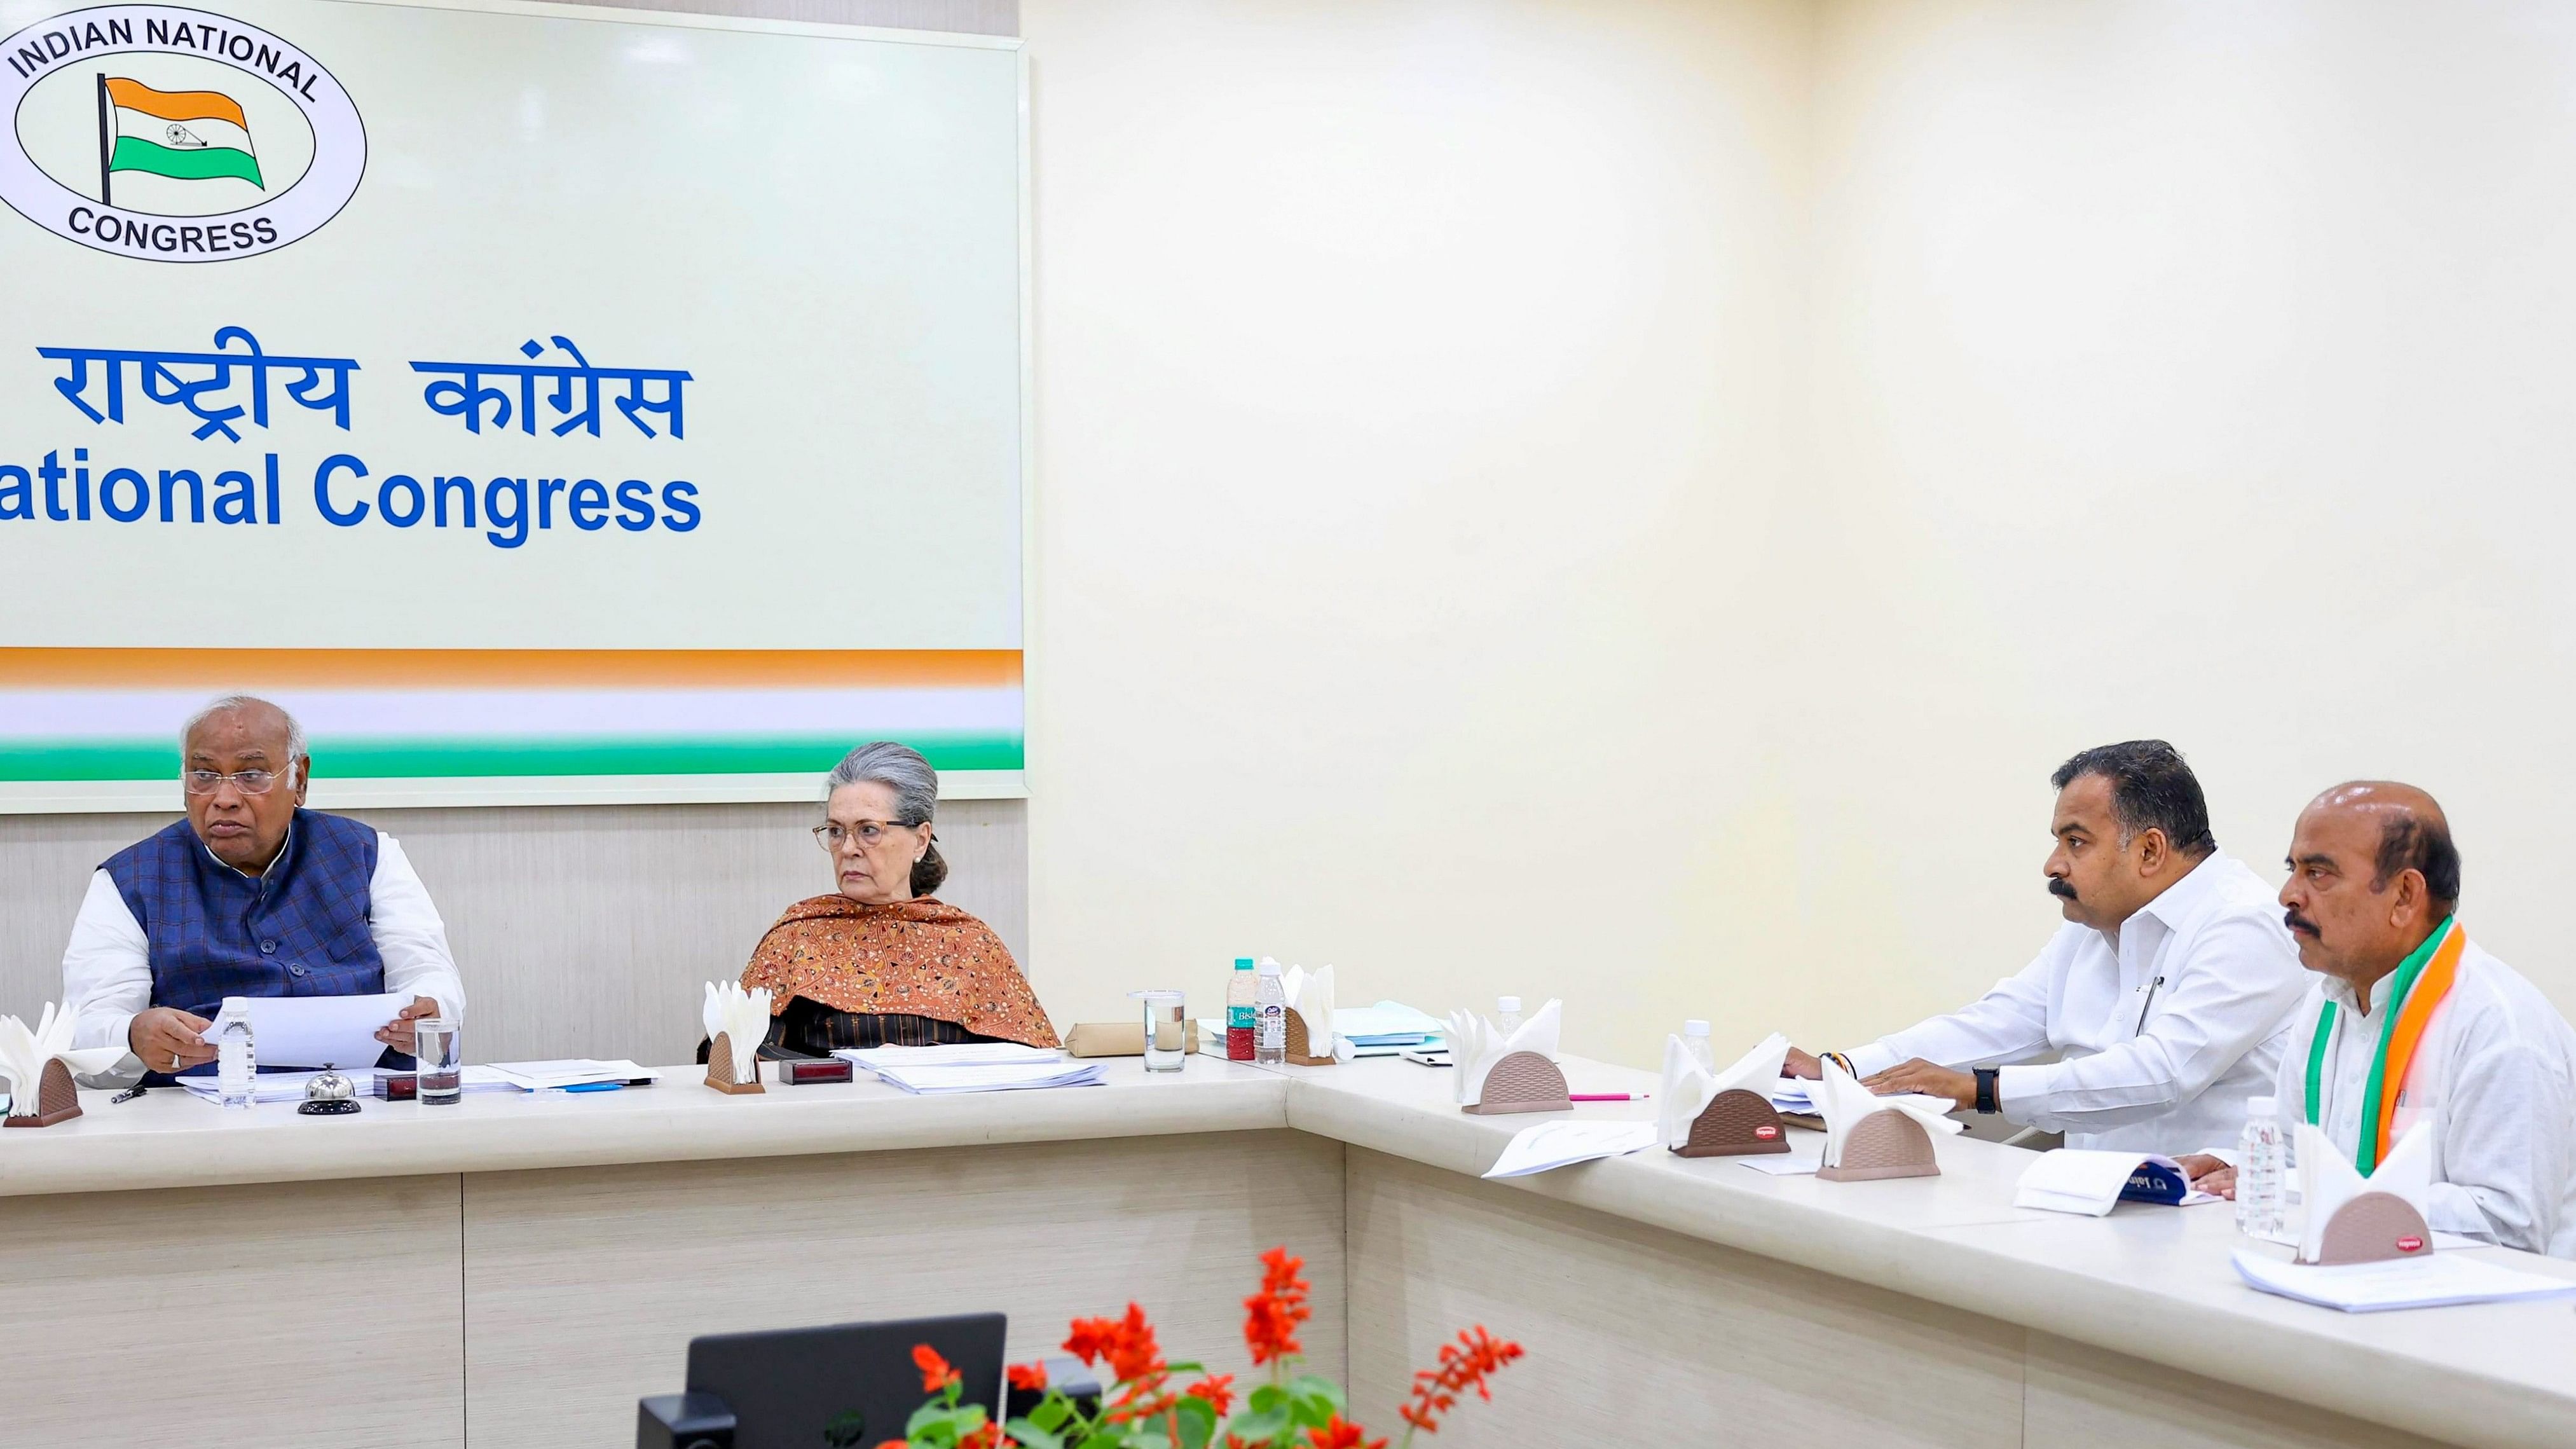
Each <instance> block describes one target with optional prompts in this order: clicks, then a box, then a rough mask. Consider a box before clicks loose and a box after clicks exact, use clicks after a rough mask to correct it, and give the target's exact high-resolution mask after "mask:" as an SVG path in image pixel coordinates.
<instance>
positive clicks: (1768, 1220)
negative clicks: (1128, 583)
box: [0, 1056, 2576, 1449]
mask: <svg viewBox="0 0 2576 1449" xmlns="http://www.w3.org/2000/svg"><path fill="white" fill-rule="evenodd" d="M1105 1065H1106V1068H1107V1078H1108V1080H1107V1082H1106V1084H1105V1085H1102V1086H1097V1087H1085V1088H1065V1089H1055V1090H1045V1091H1020V1092H1002V1093H986V1094H976V1095H962V1096H937V1097H914V1096H908V1095H906V1094H904V1093H902V1092H899V1091H897V1090H895V1089H893V1088H891V1087H889V1086H886V1085H884V1084H882V1083H878V1082H875V1081H873V1080H870V1079H868V1078H866V1077H865V1076H864V1075H863V1076H862V1078H861V1080H860V1081H858V1082H856V1083H852V1084H848V1085H832V1086H810V1087H787V1086H776V1085H773V1086H771V1087H770V1088H769V1089H768V1090H767V1091H766V1092H765V1093H763V1094H761V1095H757V1096H728V1095H725V1094H722V1093H718V1092H715V1091H711V1090H709V1089H708V1088H706V1087H705V1086H704V1085H702V1084H701V1083H700V1082H699V1080H698V1078H699V1077H700V1076H701V1075H702V1071H701V1069H699V1068H694V1067H674V1068H669V1069H667V1070H666V1072H665V1076H664V1081H663V1082H662V1083H661V1084H660V1085H658V1086H653V1087H649V1088H629V1089H626V1090H623V1091H617V1092H605V1093H585V1094H563V1093H545V1094H536V1095H518V1094H507V1095H503V1094H482V1093H476V1094H469V1095H468V1096H467V1098H466V1099H465V1101H463V1102H462V1103H461V1104H459V1105H455V1106H442V1107H424V1106H421V1105H418V1104H415V1103H385V1102H376V1101H369V1102H367V1103H366V1106H365V1109H364V1110H363V1111H362V1112H360V1113H359V1114H357V1115H356V1116H353V1117H345V1118H326V1117H304V1116H298V1115H297V1114H296V1113H295V1111H294V1108H293V1107H292V1106H291V1105H286V1104H280V1105H274V1106H261V1107H258V1108H256V1109H253V1110H250V1111H247V1112H226V1111H224V1110H222V1109H220V1108H218V1107H215V1106H213V1105H211V1104H209V1103H206V1102H202V1101H199V1100H196V1099H193V1098H189V1097H187V1096H185V1095H183V1094H181V1093H178V1092H175V1091H156V1092H154V1093H152V1094H150V1095H148V1096H146V1097H144V1098H142V1099H139V1100H136V1101H132V1102H126V1103H120V1104H115V1105H110V1104H109V1102H108V1100H107V1094H106V1093H103V1092H86V1093H84V1094H83V1105H84V1107H85V1108H86V1109H87V1111H86V1115H84V1116H82V1117H80V1118H78V1119H75V1120H73V1121H70V1122H66V1123H63V1124H61V1125H59V1126H56V1127H51V1128H45V1129H41V1130H37V1131H12V1132H7V1133H0V1282H5V1283H6V1284H7V1285H8V1291H7V1292H6V1293H0V1343H5V1344H6V1345H7V1352H8V1357H9V1369H8V1371H7V1372H6V1373H5V1374H0V1443H5V1444H9V1445H20V1444H26V1445H49V1444H55V1443H93V1444H124V1443H137V1444H140V1443H163V1442H170V1443H188V1444H194V1445H208V1446H230V1445H245V1446H247V1445H260V1446H301V1445H311V1446H317V1449H319V1446H330V1449H357V1446H377V1445H384V1446H455V1445H472V1446H474V1449H521V1446H525V1449H539V1446H543V1449H612V1446H624V1445H627V1444H630V1443H632V1442H633V1433H634V1416H635V1400H636V1399H637V1398H638V1397H640V1396H643V1395H646V1394H654V1393H665V1392H673V1391H676V1390H677V1389H678V1388H679V1387H681V1380H682V1371H683V1365H684V1360H685V1354H686V1347H687V1343H688V1340H689V1339H690V1338H691V1337H692V1336H693V1335H697V1334H703V1333H713V1332H721V1331H737V1330H745V1329H759V1328H777V1327H787V1326H793V1325H803V1324H817V1323H831V1322H844V1321H852V1320H864V1319H878V1318H892V1317H908V1316H915V1315H923V1314H933V1313H943V1312H963V1311H985V1310H995V1309H999V1310H1003V1311H1006V1312H1007V1313H1008V1314H1009V1315H1010V1344H1011V1354H1012V1357H1013V1359H1014V1360H1015V1361H1017V1360H1022V1359H1029V1358H1035V1357H1038V1356H1040V1355H1041V1354H1044V1353H1047V1352H1050V1351H1053V1350H1054V1348H1055V1346H1056V1344H1057V1343H1058V1342H1059V1341H1060V1340H1061V1338H1062V1337H1063V1335H1064V1331H1065V1322H1066V1320H1067V1319H1068V1318H1070V1317H1072V1316H1075V1315H1084V1316H1088V1315H1095V1314H1110V1313H1116V1312H1119V1311H1121V1310H1123V1309H1124V1307H1125V1305H1126V1304H1127V1303H1128V1302H1129V1301H1131V1300H1133V1301H1135V1302H1137V1303H1140V1304H1142V1305H1143V1306H1144V1308H1145V1309H1146V1311H1147V1312H1148V1313H1149V1314H1150V1315H1151V1316H1152V1317H1153V1319H1154V1321H1155V1323H1156V1324H1157V1325H1158V1327H1159V1328H1160V1331H1161V1334H1162V1342H1163V1344H1164V1346H1165V1348H1166V1350H1167V1351H1168V1352H1170V1353H1171V1354H1172V1356H1173V1357H1176V1358H1178V1357H1191V1358H1202V1359H1205V1360H1207V1361H1209V1362H1210V1363H1211V1364H1212V1365H1213V1366H1215V1367H1216V1368H1219V1369H1224V1370H1232V1371H1235V1372H1237V1373H1239V1374H1248V1372H1249V1366H1248V1364H1247V1363H1246V1361H1245V1351H1244V1347H1243V1344H1242V1340H1241V1320H1242V1308H1241V1300H1242V1299H1243V1298H1244V1296H1245V1295H1246V1294H1248V1293H1250V1292H1251V1291H1252V1289H1253V1286H1254V1284H1255V1282H1256V1281H1257V1279H1258V1276H1259V1268H1258V1264H1257V1263H1256V1261H1255V1259H1256V1257H1257V1255H1258V1254H1259V1253H1260V1252H1261V1251H1262V1250H1264V1249H1267V1248H1269V1247H1271V1246H1273V1245H1276V1244H1285V1245H1286V1246H1287V1247H1288V1248H1289V1249H1290V1251H1292V1252H1296V1253H1299V1254H1302V1255H1303V1256H1304V1258H1305V1260H1306V1265H1307V1273H1308V1276H1309V1277H1310V1278H1311V1280H1312V1281H1313V1283H1314V1307H1315V1316H1314V1319H1313V1321H1312V1322H1311V1323H1309V1324H1308V1325H1307V1326H1306V1332H1305V1335H1304V1343H1305V1349H1306V1353H1307V1357H1308V1360H1309V1362H1310V1363H1311V1365H1312V1366H1313V1367H1314V1368H1315V1369H1317V1370H1318V1371H1320V1372H1324V1373H1329V1374H1333V1375H1335V1376H1344V1377H1347V1380H1348V1381H1349V1382H1350V1384H1351V1387H1352V1391H1353V1401H1354V1410H1355V1412H1356V1413H1357V1414H1358V1415H1360V1416H1361V1417H1362V1418H1363V1419H1364V1420H1366V1421H1367V1422H1370V1423H1371V1424H1373V1425H1375V1426H1377V1427H1378V1429H1379V1432H1385V1431H1386V1430H1387V1429H1390V1428H1393V1429H1400V1428H1401V1427H1402V1425H1401V1424H1400V1423H1399V1422H1398V1421H1397V1419H1396V1417H1395V1414H1394V1407H1395V1405H1396V1404H1398V1403H1399V1402H1400V1401H1401V1400H1402V1398H1403V1396H1404V1394H1405V1392H1406V1390H1407V1389H1408V1387H1409V1383H1410V1376H1411V1373H1412V1371H1413V1370H1414V1369H1415V1368H1416V1367H1419V1366H1423V1365H1427V1364H1429V1363H1431V1362H1432V1361H1433V1359H1434V1356H1435V1354H1436V1352H1437V1349H1438V1346H1439V1344H1440V1343H1441V1342H1442V1341H1443V1340H1445V1339H1447V1338H1448V1337H1449V1336H1450V1335H1451V1334H1453V1333H1454V1332H1455V1331H1456V1330H1457V1329H1459V1328H1462V1327H1465V1326H1468V1325H1470V1324H1482V1325H1484V1326H1486V1327H1488V1328H1490V1329H1491V1330H1492V1331H1493V1332H1494V1333H1496V1334H1498V1335H1501V1336H1504V1337H1508V1338H1512V1339H1515V1340H1518V1341H1519V1342H1520V1343H1521V1344H1523V1345H1524V1346H1525V1347H1526V1348H1527V1350H1528V1356H1527V1357H1526V1358H1525V1359H1523V1360H1522V1361H1520V1362H1518V1363H1515V1364H1513V1365H1511V1366H1510V1367H1508V1368H1506V1369H1505V1370H1503V1371H1502V1372H1501V1374H1499V1375H1498V1376H1497V1378H1496V1380H1495V1383H1494V1402H1492V1403H1490V1404H1486V1403H1481V1402H1477V1401H1475V1400H1474V1399H1473V1398H1470V1400H1469V1401H1468V1402H1467V1403H1466V1404H1464V1405H1462V1406H1460V1407H1459V1408H1458V1409H1457V1410H1456V1411H1455V1412H1454V1413H1453V1414H1452V1416H1451V1418H1450V1420H1449V1422H1448V1423H1447V1424H1445V1425H1444V1426H1443V1427H1442V1429H1441V1432H1440V1435H1439V1438H1438V1440H1437V1441H1436V1442H1438V1443H1440V1444H1443V1445H1450V1446H1461V1445H1463V1446H1474V1445H1503V1444H1512V1445H1538V1444H1578V1443H1580V1444H1630V1443H1649V1442H1653V1443H1668V1442H1692V1443H1697V1442H1710V1443H1757V1442H1759V1443H1770V1442H1781V1443H1795V1444H1855V1445H1872V1446H1877V1445H1962V1446H1966V1445H1976V1446H1995V1445H2029V1446H2050V1445H2081V1444H2096V1443H2101V1444H2108V1443H2115V1442H2116V1443H2154V1444H2157V1445H2159V1446H2166V1445H2172V1446H2194V1445H2267V1446H2268V1445H2285V1444H2286V1445H2315V1446H2327V1445H2333V1446H2342V1449H2352V1446H2380V1445H2417V1444H2426V1443H2442V1444H2462V1445H2478V1446H2540V1445H2556V1446H2564V1445H2569V1444H2576V1308H2571V1306H2570V1305H2569V1304H2568V1303H2566V1302H2564V1301H2560V1302H2554V1303H2526V1304H2519V1305H2489V1306H2479V1307H2461V1308H2445V1309H2433V1310H2424V1311H2416V1312H2407V1313H2391V1314H2372V1315H2344V1314H2338V1313H2334V1312H2330V1311H2327V1310H2324V1309H2320V1308H2314V1307H2309V1306H2306V1305H2302V1304H2298V1303H2293V1302H2290V1301H2288V1300H2285V1299H2280V1298H2273V1297H2268V1296H2266V1295H2263V1294H2260V1293H2257V1292H2254V1291H2253V1290H2251V1289H2249V1288H2246V1287H2244V1286H2243V1285H2242V1284H2241V1283H2239V1282H2238V1281H2237V1279H2236V1277H2235V1275H2234V1273H2233V1272H2232V1270H2231V1269H2230V1268H2229V1266H2228V1255H2229V1253H2230V1251H2231V1250H2232V1249H2234V1248H2235V1247H2237V1246H2238V1245H2239V1244H2240V1243H2241V1242H2242V1241H2243V1240H2242V1239H2240V1238H2239V1237H2238V1236H2237V1234H2236V1232H2235V1229H2234V1223H2233V1221H2232V1217H2231V1214H2230V1212H2229V1210H2228V1209H2226V1208H2224V1207H2216V1206H2205V1207H2196V1208H2171V1207H2155V1206H2147V1205H2130V1204H2123V1205H2122V1206H2120V1207H2119V1208H2118V1209H2117V1210H2115V1211H2114V1212H2113V1213H2112V1214H2111V1215H2110V1216H2108V1217H2106V1218H2099V1219H2096V1218H2087V1217H2076V1216H2069V1215H2064V1214H2054V1213H2045V1212H2037V1211H2027V1210H2021V1209H2016V1208H2015V1207H2013V1206H2012V1199H2013V1190H2014V1185H2015V1182H2016V1180H2017V1179H2018V1177H2019V1175H2020V1172H2021V1170H2022V1168H2023V1167H2024V1166H2025V1165H2026V1164H2027V1163H2028V1162H2029V1161H2030V1160H2031V1159H2030V1156H2029V1154H2028V1153H2027V1152H2025V1151H2023V1150H2021V1149H2018V1148H2012V1147H2006V1146H2001V1145H1998V1144H1994V1143H1988V1142H1979V1141H1973V1140H1968V1139H1965V1138H1950V1139H1947V1140H1944V1141H1942V1142H1940V1143H1939V1144H1938V1152H1939V1156H1940V1163H1941V1173H1940V1175H1938V1176H1935V1177H1923V1178H1911V1179H1900V1180H1893V1181H1879V1182H1849V1183H1834V1182H1825V1181H1822V1180H1819V1179H1817V1178H1815V1177H1813V1176H1803V1177H1801V1176H1770V1175H1766V1174H1764V1173H1761V1172H1758V1171H1754V1170H1751V1169H1749V1168H1748V1167H1747V1166H1746V1165H1745V1164H1744V1162H1743V1161H1741V1160H1738V1159H1728V1158H1700V1159H1683V1158H1680V1157H1677V1156H1675V1155H1673V1154H1671V1153H1668V1152H1665V1151H1664V1150H1662V1149H1661V1148H1655V1149H1650V1150H1648V1151H1646V1152H1642V1153H1637V1154H1634V1155H1631V1156H1626V1157H1620V1158H1614V1159H1610V1160H1605V1161H1600V1162H1593V1163H1587V1164H1583V1165H1580V1166H1576V1167H1571V1168H1565V1169H1561V1170H1558V1171H1555V1172H1550V1173H1546V1174H1542V1175H1539V1176H1535V1177H1528V1178H1517V1179H1511V1180H1507V1181H1500V1182H1494V1181H1486V1180H1482V1179H1481V1177H1480V1174H1481V1173H1483V1172H1484V1171H1485V1170H1486V1169H1487V1168H1488V1167H1489V1166H1491V1165H1492V1163H1493V1161H1494V1159H1495V1158H1496V1156H1497V1155H1498V1154H1499V1153H1500V1152H1501V1150H1502V1148H1503V1146H1504V1144H1505V1143H1506V1142H1508V1141H1509V1140H1510V1138H1511V1137H1512V1135H1513V1134H1514V1133H1515V1132H1517V1131H1519V1130H1520V1129H1521V1128H1523V1127H1525V1126H1528V1125H1530V1124H1531V1123H1532V1122H1534V1121H1539V1120H1545V1119H1543V1118H1538V1117H1531V1116H1520V1117H1509V1116H1506V1117H1481V1116H1472V1115H1468V1114H1465V1113H1462V1112H1460V1111H1459V1110H1458V1108H1457V1106H1456V1104H1455V1103H1454V1102H1453V1101H1452V1099H1451V1095H1450V1093H1451V1085H1450V1080H1449V1075H1448V1074H1447V1073H1446V1072H1443V1071H1440V1070H1436V1069H1430V1068H1424V1067H1420V1066H1416V1065H1413V1064H1411V1063H1407V1062H1403V1061H1400V1060H1396V1059H1378V1060H1367V1061H1360V1062H1354V1063H1347V1064H1344V1065H1340V1066H1333V1067H1317V1068H1305V1067H1280V1068H1262V1067H1255V1066H1250V1065H1246V1064H1240V1063H1230V1062H1225V1061H1221V1060H1217V1059H1214V1058H1211V1057H1206V1056H1196V1057H1192V1058H1190V1059H1189V1062H1188V1066H1187V1068H1186V1070H1184V1071H1182V1072H1179V1073H1175V1074H1157V1075H1149V1074H1148V1073H1146V1072H1144V1071H1143V1070H1142V1064H1141V1063H1140V1062H1139V1061H1137V1060H1135V1059H1132V1058H1131V1059H1119V1060H1111V1061H1109V1062H1107V1063H1106V1064H1105ZM1565 1065H1566V1069H1567V1075H1568V1077H1569V1079H1570V1080H1571V1082H1572V1084H1573V1088H1574V1090H1576V1091H1578V1092H1622V1091H1625V1092H1646V1091H1651V1090H1653V1086H1654V1083H1653V1079H1652V1078H1651V1077H1650V1076H1649V1075H1648V1074H1646V1073H1642V1072H1637V1071H1632V1070H1629V1069H1626V1068H1622V1067H1617V1066H1613V1065H1609V1064H1606V1063H1600V1062H1593V1061H1586V1060H1583V1059H1579V1058H1568V1059H1567V1060H1566V1063H1565ZM1651 1110H1652V1104H1651V1103H1647V1102H1632V1103H1601V1104H1585V1105H1581V1106H1578V1107H1577V1108H1576V1109H1575V1113H1576V1115H1578V1116H1581V1117H1585V1118H1598V1119H1614V1118H1641V1117H1645V1116H1647V1115H1649V1114H1650V1113H1651ZM1797 1136H1798V1137H1799V1139H1800V1140H1801V1141H1802V1142H1804V1141H1812V1140H1814V1139H1812V1138H1810V1137H1808V1136H1807V1135H1806V1134H1804V1133H1803V1132H1802V1133H1799V1134H1797ZM2266 1251H2272V1250H2270V1249H2266ZM2468 1251H2476V1252H2480V1253H2485V1254H2490V1255H2492V1256H2495V1257H2497V1258H2498V1259H2500V1260H2507V1261H2510V1262H2511V1263H2513V1264H2514V1265H2515V1266H2517V1267H2522V1268H2527V1269H2529V1270H2531V1271H2535V1272H2541V1273H2548V1274H2553V1275H2557V1276H2562V1277H2576V1263H2563V1262H2558V1261H2555V1260H2550V1259H2545V1258H2535V1257H2532V1256H2530V1255H2526V1254H2519V1253H2509V1252H2505V1251H2504V1250H2499V1249H2475V1250H2468Z"/></svg>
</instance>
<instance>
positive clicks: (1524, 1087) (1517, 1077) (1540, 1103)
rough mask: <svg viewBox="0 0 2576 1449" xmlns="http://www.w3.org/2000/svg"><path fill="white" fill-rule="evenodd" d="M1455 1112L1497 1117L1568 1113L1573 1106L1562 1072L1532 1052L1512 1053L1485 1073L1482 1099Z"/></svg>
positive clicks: (1464, 1105) (1462, 1106)
mask: <svg viewBox="0 0 2576 1449" xmlns="http://www.w3.org/2000/svg"><path fill="white" fill-rule="evenodd" d="M1458 1110H1459V1111H1461V1112H1473V1113H1475V1114H1476V1115H1477V1116H1480V1117H1499V1116H1502V1115H1503V1114H1505V1113H1508V1112H1571V1111H1573V1110H1574V1103H1573V1101H1572V1100H1571V1099H1570V1098H1569V1097H1568V1096H1567V1095H1566V1087H1565V1073H1564V1072H1562V1071H1559V1070H1558V1069H1557V1065H1556V1063H1554V1062H1552V1061H1549V1060H1548V1059H1547V1058H1545V1057H1543V1056H1540V1055H1539V1054H1538V1053H1536V1052H1512V1053H1510V1054H1509V1055H1507V1056H1505V1057H1504V1058H1503V1059H1502V1060H1501V1061H1498V1062H1496V1063H1494V1068H1493V1070H1492V1071H1489V1072H1487V1073H1485V1089H1484V1095H1483V1100H1481V1101H1475V1102H1468V1103H1465V1104H1463V1105H1461V1106H1460V1107H1459V1109H1458Z"/></svg>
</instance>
